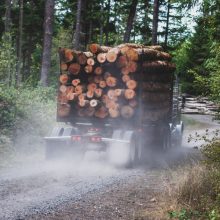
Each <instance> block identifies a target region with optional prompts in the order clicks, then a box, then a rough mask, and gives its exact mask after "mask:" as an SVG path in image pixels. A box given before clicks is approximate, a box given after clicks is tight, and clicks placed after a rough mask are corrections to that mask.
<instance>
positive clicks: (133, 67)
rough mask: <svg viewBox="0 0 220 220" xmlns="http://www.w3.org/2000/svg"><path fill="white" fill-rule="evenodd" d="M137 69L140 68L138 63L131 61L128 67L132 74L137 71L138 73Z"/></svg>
mask: <svg viewBox="0 0 220 220" xmlns="http://www.w3.org/2000/svg"><path fill="white" fill-rule="evenodd" d="M137 67H138V65H137V63H136V62H134V61H130V62H129V63H128V65H127V68H128V70H129V72H130V73H134V72H136V71H137Z"/></svg>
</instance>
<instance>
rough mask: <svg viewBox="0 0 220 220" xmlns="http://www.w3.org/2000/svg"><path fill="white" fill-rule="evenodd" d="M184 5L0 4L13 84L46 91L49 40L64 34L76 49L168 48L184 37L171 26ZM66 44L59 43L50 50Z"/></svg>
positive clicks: (152, 0)
mask: <svg viewBox="0 0 220 220" xmlns="http://www.w3.org/2000/svg"><path fill="white" fill-rule="evenodd" d="M190 4H192V2H191V1H189V0H185V1H184V3H183V1H179V2H178V1H170V0H166V1H163V0H124V1H122V0H104V1H101V0H91V1H89V0H38V1H34V0H17V1H12V0H4V1H1V3H0V16H2V17H4V22H0V36H1V37H3V36H4V35H5V34H6V33H9V34H8V35H10V39H11V42H10V43H11V46H12V47H13V48H15V51H16V72H15V73H14V75H13V74H12V76H13V77H14V81H15V83H14V84H15V85H16V86H19V85H20V84H22V83H24V82H30V83H33V84H36V83H37V82H38V81H40V82H41V84H42V85H44V86H47V85H48V82H49V78H48V77H50V74H49V73H50V70H51V57H53V52H51V48H53V40H57V39H58V38H59V37H60V36H62V35H65V34H66V33H68V39H67V38H66V42H72V43H71V45H68V46H70V47H73V48H75V49H80V50H85V49H86V47H87V45H88V44H89V43H91V42H97V43H100V44H106V45H115V44H119V43H123V42H136V43H143V44H146V45H150V44H161V45H163V46H164V47H165V48H167V49H170V48H174V47H175V46H176V45H177V44H178V43H180V42H181V40H182V38H185V37H186V36H187V33H182V32H183V29H184V28H183V27H182V26H181V25H179V26H178V25H177V23H178V22H177V21H180V20H181V11H182V10H183V9H184V8H186V7H189V6H190ZM177 14H178V16H177ZM174 38H175V39H174ZM66 42H65V40H64V39H62V41H60V42H59V44H60V45H58V44H57V45H55V46H57V47H58V46H62V44H65V43H66ZM52 62H53V58H52ZM13 77H12V78H13ZM9 81H10V80H9Z"/></svg>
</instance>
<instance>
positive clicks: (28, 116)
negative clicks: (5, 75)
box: [0, 86, 56, 135]
mask: <svg viewBox="0 0 220 220" xmlns="http://www.w3.org/2000/svg"><path fill="white" fill-rule="evenodd" d="M55 103H56V102H55V90H54V89H53V88H51V87H48V88H42V87H36V88H31V87H29V88H28V87H23V88H19V89H14V88H13V87H10V88H7V87H3V86H2V87H0V110H1V111H0V122H1V123H0V126H1V127H0V128H1V130H0V135H1V134H9V135H11V134H15V131H16V130H18V129H24V128H26V127H27V128H28V129H29V128H30V127H31V128H32V129H36V132H38V133H39V134H43V133H44V132H45V125H46V124H47V123H48V124H47V126H46V127H49V126H51V124H50V123H52V121H55V110H56V104H55Z"/></svg>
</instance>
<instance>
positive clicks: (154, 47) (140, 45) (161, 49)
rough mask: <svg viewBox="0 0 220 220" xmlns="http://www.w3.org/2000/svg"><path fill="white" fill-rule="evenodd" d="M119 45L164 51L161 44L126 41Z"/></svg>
mask: <svg viewBox="0 0 220 220" xmlns="http://www.w3.org/2000/svg"><path fill="white" fill-rule="evenodd" d="M117 47H118V48H119V49H121V48H124V47H130V48H135V49H138V48H146V49H153V50H158V51H163V48H162V47H161V46H159V45H154V46H145V45H143V44H134V43H125V44H120V45H118V46H117Z"/></svg>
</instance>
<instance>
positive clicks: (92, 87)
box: [87, 83, 97, 92]
mask: <svg viewBox="0 0 220 220" xmlns="http://www.w3.org/2000/svg"><path fill="white" fill-rule="evenodd" d="M95 89H97V85H96V84H95V83H90V84H89V85H88V86H87V90H88V91H93V92H94V91H95Z"/></svg>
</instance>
